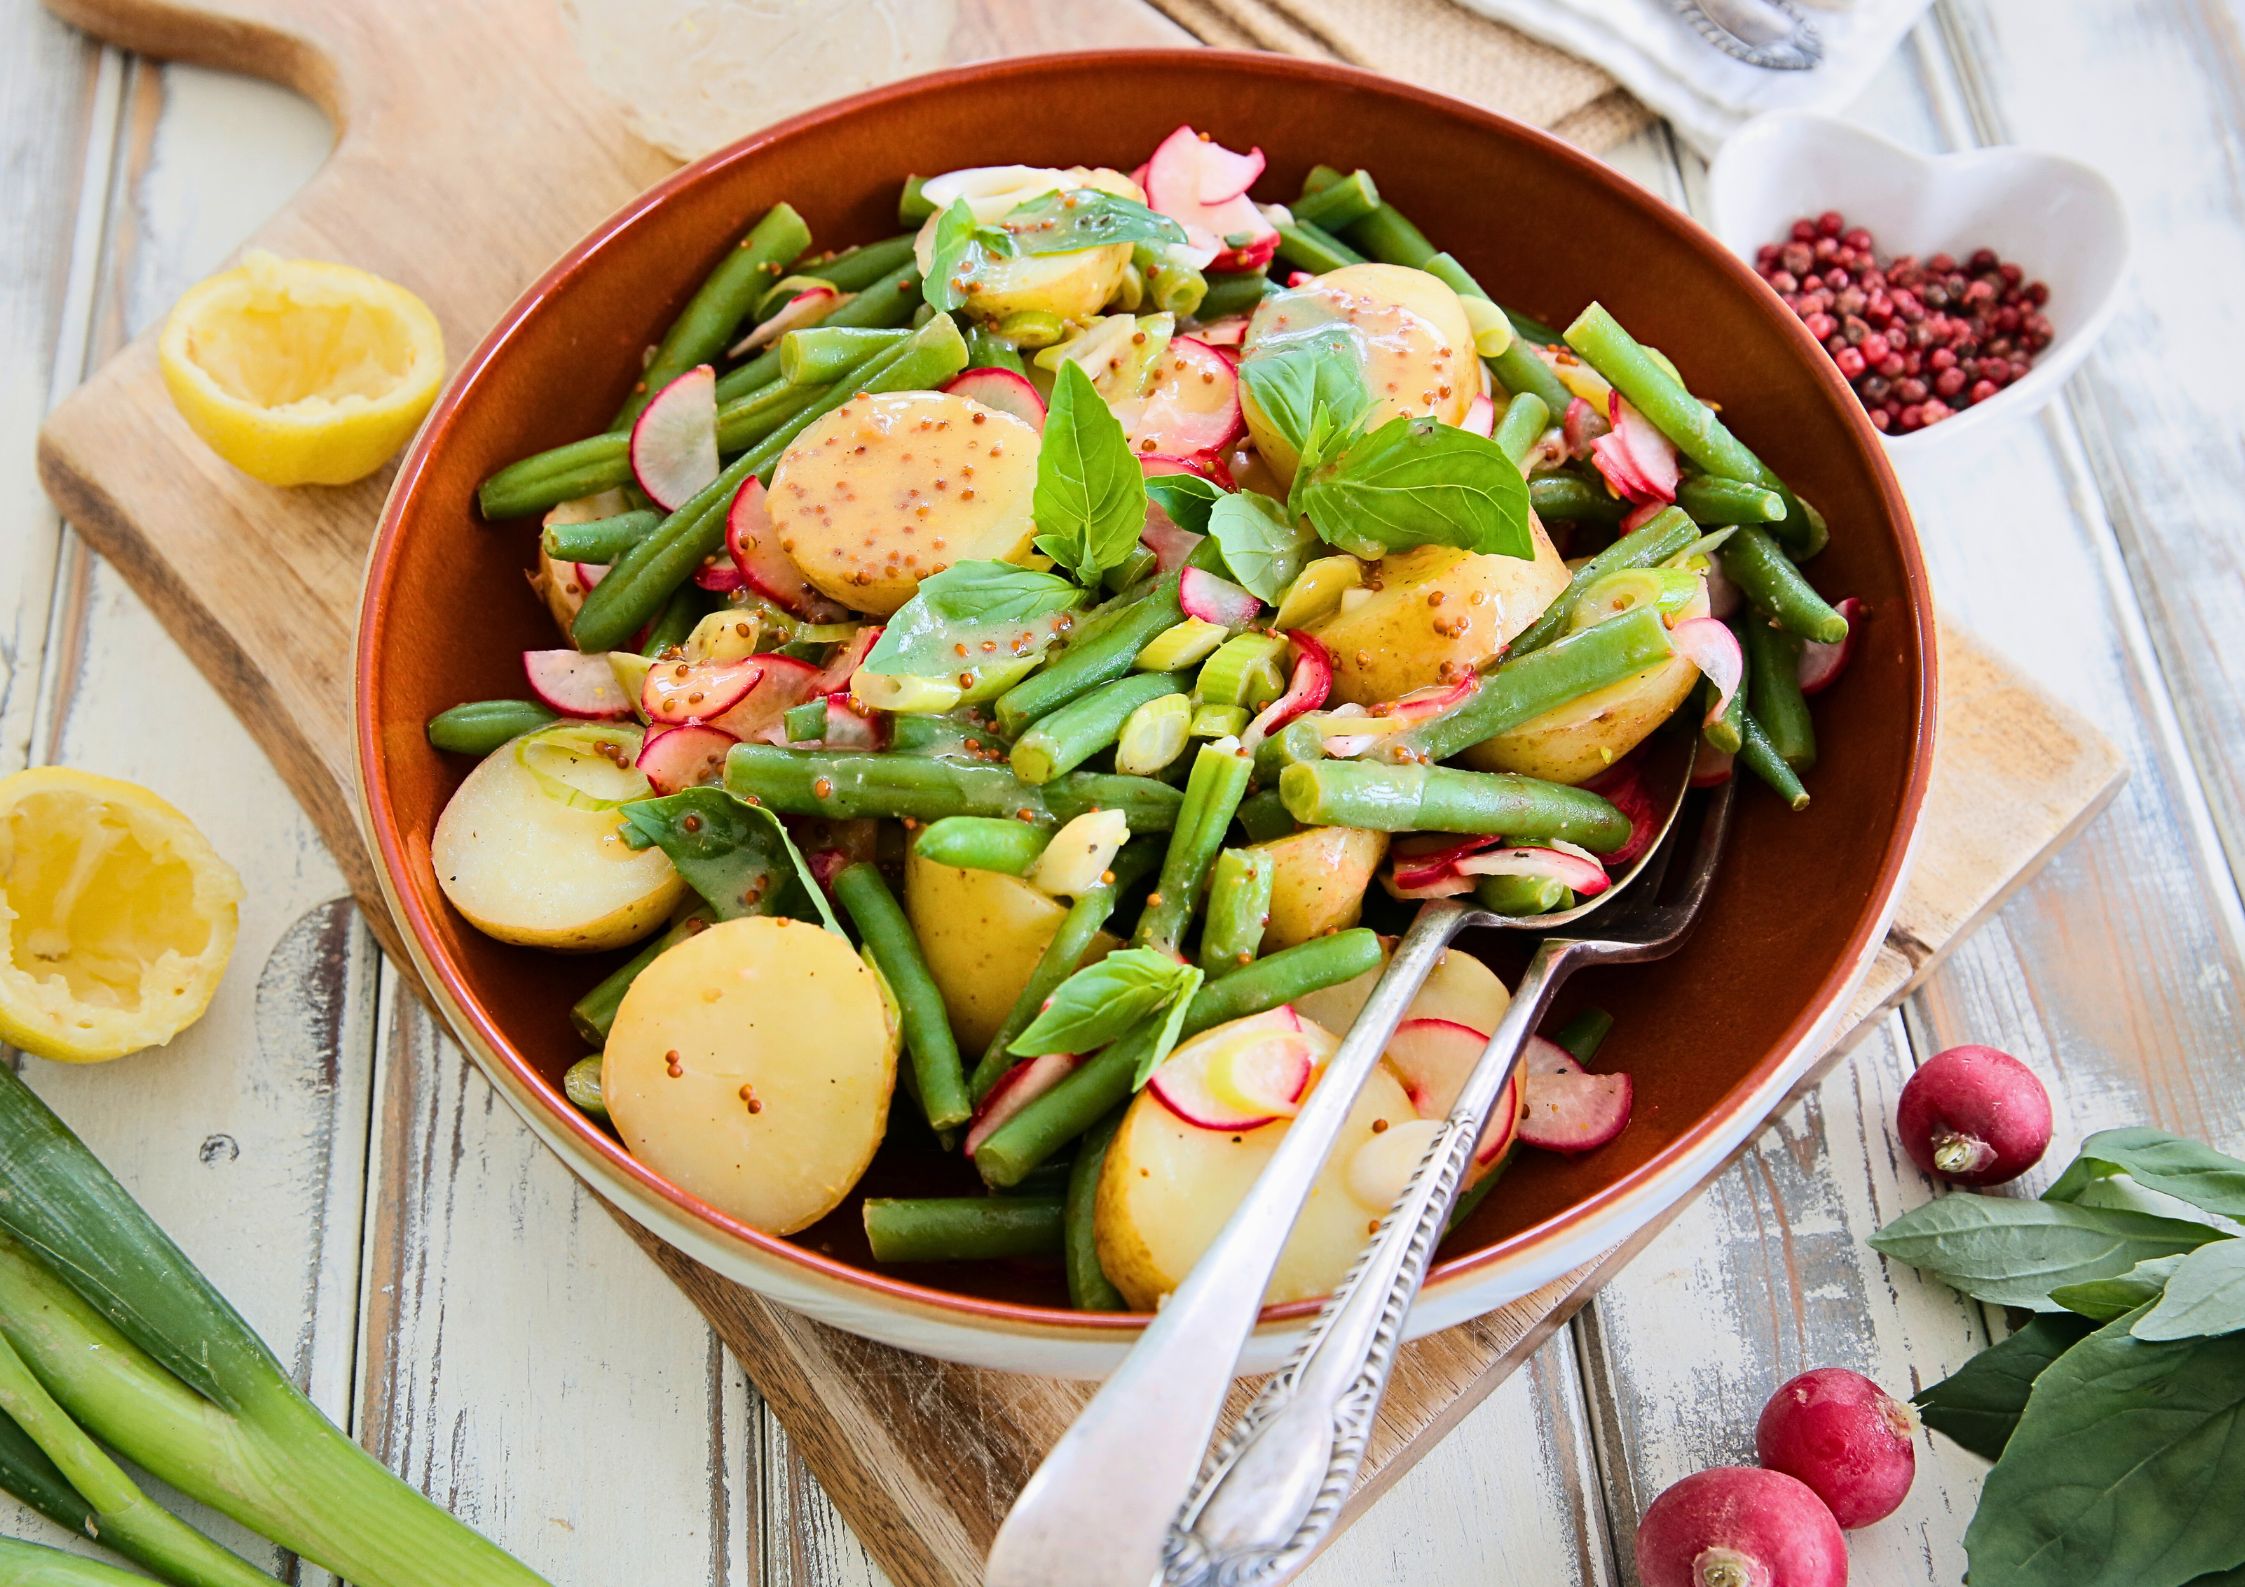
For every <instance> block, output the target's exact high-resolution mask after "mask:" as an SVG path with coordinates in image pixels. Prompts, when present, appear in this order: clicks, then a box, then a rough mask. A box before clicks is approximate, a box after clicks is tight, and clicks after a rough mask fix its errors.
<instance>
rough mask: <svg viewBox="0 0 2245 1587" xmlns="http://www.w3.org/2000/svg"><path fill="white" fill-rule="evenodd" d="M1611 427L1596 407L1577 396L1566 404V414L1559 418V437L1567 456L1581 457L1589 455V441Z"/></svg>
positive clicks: (1595, 438)
mask: <svg viewBox="0 0 2245 1587" xmlns="http://www.w3.org/2000/svg"><path fill="white" fill-rule="evenodd" d="M1612 428H1613V426H1611V425H1609V424H1608V423H1607V422H1606V421H1605V420H1604V419H1603V418H1602V417H1600V415H1599V413H1598V410H1597V409H1596V408H1593V407H1592V406H1591V405H1590V404H1589V403H1588V402H1586V401H1585V400H1583V399H1582V398H1581V397H1577V398H1575V399H1574V401H1572V402H1570V403H1568V404H1567V412H1566V416H1565V417H1564V418H1563V419H1561V420H1560V423H1559V439H1560V440H1561V441H1562V442H1563V443H1564V444H1565V446H1566V448H1567V455H1568V456H1569V457H1572V458H1576V459H1581V458H1585V457H1588V456H1589V455H1590V443H1591V442H1593V441H1595V440H1597V439H1598V437H1600V436H1601V435H1604V434H1605V433H1606V432H1607V431H1608V430H1610V429H1612Z"/></svg>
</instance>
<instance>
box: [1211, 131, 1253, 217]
mask: <svg viewBox="0 0 2245 1587" xmlns="http://www.w3.org/2000/svg"><path fill="white" fill-rule="evenodd" d="M1264 163H1265V162H1264V159H1263V151H1262V150H1261V149H1260V148H1255V149H1249V150H1248V151H1247V152H1246V153H1245V154H1241V153H1239V152H1238V151H1236V150H1233V149H1227V148H1225V147H1224V146H1223V145H1222V144H1221V143H1204V144H1202V145H1201V156H1200V201H1201V202H1202V203H1203V204H1223V203H1227V202H1229V201H1230V200H1232V199H1235V198H1237V197H1239V196H1240V195H1241V194H1242V193H1244V192H1246V191H1247V190H1248V189H1249V188H1251V187H1253V186H1254V185H1255V178H1257V177H1258V176H1261V175H1262V174H1263V166H1264Z"/></svg>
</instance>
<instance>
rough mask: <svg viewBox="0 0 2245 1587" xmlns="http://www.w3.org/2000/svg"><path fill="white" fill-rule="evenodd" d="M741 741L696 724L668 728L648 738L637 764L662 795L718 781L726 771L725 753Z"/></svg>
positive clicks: (725, 733) (640, 751)
mask: <svg viewBox="0 0 2245 1587" xmlns="http://www.w3.org/2000/svg"><path fill="white" fill-rule="evenodd" d="M738 742H740V741H739V740H738V739H736V738H734V737H733V735H732V734H730V733H728V732H726V731H725V730H724V729H722V728H716V727H711V726H709V725H708V724H707V723H702V722H697V723H694V724H693V725H691V726H687V727H666V728H664V729H663V730H662V731H661V732H659V733H650V734H648V735H647V740H646V742H645V743H643V744H642V745H640V747H639V759H638V761H637V762H636V763H635V764H637V765H638V767H639V769H640V770H641V771H643V772H645V773H646V774H647V781H648V782H649V783H650V784H651V785H652V786H653V787H654V790H655V792H657V793H659V794H673V793H676V792H678V790H679V789H681V788H692V787H695V786H697V785H698V784H701V783H710V782H715V781H717V780H718V778H719V777H721V776H723V775H724V772H725V752H726V751H727V750H729V749H731V748H732V747H733V746H734V745H735V744H737V743H738Z"/></svg>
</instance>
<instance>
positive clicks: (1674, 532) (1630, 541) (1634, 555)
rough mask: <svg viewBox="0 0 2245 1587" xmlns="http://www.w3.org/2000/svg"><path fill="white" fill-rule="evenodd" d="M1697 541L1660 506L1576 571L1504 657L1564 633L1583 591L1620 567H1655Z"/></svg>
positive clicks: (1680, 519)
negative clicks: (1650, 515)
mask: <svg viewBox="0 0 2245 1587" xmlns="http://www.w3.org/2000/svg"><path fill="white" fill-rule="evenodd" d="M1531 499H1533V498H1531ZM1698 540H1699V526H1698V525H1697V524H1695V523H1693V522H1692V521H1691V519H1689V518H1687V517H1686V516H1685V515H1684V514H1683V513H1681V512H1679V511H1677V509H1675V508H1674V507H1663V508H1662V509H1661V510H1660V511H1659V512H1657V513H1654V514H1653V515H1652V517H1650V518H1648V519H1647V520H1646V521H1645V522H1643V523H1641V524H1639V525H1638V526H1637V527H1636V528H1635V529H1632V530H1631V531H1630V532H1629V533H1628V534H1625V535H1623V536H1622V537H1621V538H1620V539H1619V540H1616V541H1615V542H1614V543H1613V544H1612V545H1610V546H1608V547H1606V549H1605V550H1603V551H1601V552H1599V553H1598V554H1597V555H1596V556H1594V557H1592V558H1591V559H1590V560H1589V561H1588V562H1585V563H1584V564H1583V565H1582V566H1581V567H1580V568H1577V569H1576V570H1575V575H1574V577H1573V578H1571V579H1569V580H1568V581H1567V587H1566V588H1565V589H1563V590H1561V591H1560V592H1559V596H1558V599H1556V600H1554V601H1553V602H1552V603H1551V604H1550V605H1549V606H1547V607H1545V608H1544V610H1543V615H1542V616H1541V617H1538V618H1537V619H1536V620H1535V621H1534V622H1532V623H1530V624H1529V625H1528V626H1527V627H1526V628H1523V629H1521V630H1520V632H1519V633H1517V634H1515V635H1513V636H1512V644H1511V647H1510V648H1509V649H1507V650H1506V652H1505V654H1506V655H1507V656H1508V657H1513V658H1517V657H1520V656H1525V655H1528V654H1529V653H1531V652H1533V651H1537V650H1541V649H1542V648H1543V647H1544V646H1546V645H1548V644H1550V643H1551V642H1552V641H1553V640H1554V639H1557V638H1558V637H1559V636H1560V635H1561V634H1563V633H1565V632H1566V631H1567V622H1568V619H1570V618H1571V617H1573V616H1574V613H1575V603H1576V602H1577V601H1579V600H1581V599H1582V593H1583V591H1585V590H1587V589H1589V588H1590V586H1591V585H1593V584H1595V583H1597V582H1598V581H1599V580H1600V579H1602V578H1604V577H1605V576H1606V575H1607V574H1609V573H1618V572H1620V571H1621V570H1622V569H1624V568H1652V567H1658V566H1660V564H1661V563H1663V562H1666V561H1667V560H1668V559H1669V558H1670V557H1672V556H1675V555H1676V554H1677V553H1678V552H1680V551H1682V550H1684V549H1685V548H1686V547H1688V546H1691V545H1695V544H1697V543H1698Z"/></svg>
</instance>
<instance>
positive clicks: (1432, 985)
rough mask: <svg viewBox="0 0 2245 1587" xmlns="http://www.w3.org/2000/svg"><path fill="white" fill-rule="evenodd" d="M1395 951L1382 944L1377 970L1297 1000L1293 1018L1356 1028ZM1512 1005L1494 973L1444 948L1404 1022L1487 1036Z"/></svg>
mask: <svg viewBox="0 0 2245 1587" xmlns="http://www.w3.org/2000/svg"><path fill="white" fill-rule="evenodd" d="M1394 947H1395V944H1394V942H1393V941H1391V940H1386V939H1383V941H1382V943H1381V950H1380V963H1379V966H1378V968H1376V969H1371V970H1367V971H1365V972H1364V973H1363V974H1362V975H1360V976H1358V977H1357V978H1356V979H1355V980H1353V981H1343V982H1342V983H1341V984H1340V985H1338V986H1328V987H1325V988H1323V989H1322V990H1320V991H1316V992H1312V993H1310V994H1309V995H1308V996H1307V997H1303V998H1300V999H1298V1000H1297V1001H1296V1002H1295V1004H1294V1009H1295V1012H1296V1013H1298V1014H1300V1015H1301V1016H1302V1017H1303V1018H1304V1019H1309V1020H1315V1021H1316V1022H1317V1023H1318V1024H1320V1025H1323V1026H1324V1027H1325V1028H1326V1029H1327V1030H1341V1031H1345V1030H1347V1029H1348V1028H1349V1027H1350V1026H1351V1025H1353V1024H1355V1023H1356V1016H1357V1015H1358V1014H1359V1013H1361V1012H1363V1009H1364V1003H1365V1000H1366V999H1367V998H1369V997H1371V995H1372V988H1373V987H1374V986H1376V985H1378V984H1379V980H1380V977H1381V975H1382V974H1384V973H1385V972H1386V970H1387V957H1388V955H1389V954H1390V953H1392V952H1393V951H1394ZM1511 1005H1512V994H1511V993H1510V992H1508V991H1506V990H1505V984H1504V982H1502V981H1500V980H1498V979H1497V973H1496V971H1494V970H1492V969H1490V968H1489V967H1488V966H1487V965H1485V964H1483V963H1482V962H1481V961H1480V960H1479V959H1476V958H1475V957H1474V956H1473V955H1472V954H1470V953H1468V952H1466V951H1465V949H1463V948H1445V949H1444V950H1443V952H1442V957H1441V958H1439V959H1437V960H1435V961H1434V969H1433V971H1432V973H1430V974H1429V975H1428V976H1427V978H1426V981H1425V983H1424V984H1423V985H1421V986H1420V988H1419V993H1418V996H1416V997H1414V998H1412V999H1411V1006H1410V1008H1409V1009H1408V1010H1406V1011H1405V1012H1404V1015H1403V1017H1404V1019H1447V1020H1455V1021H1456V1022H1457V1023H1458V1024H1460V1025H1463V1026H1465V1027H1466V1028H1467V1029H1468V1030H1477V1031H1479V1032H1481V1034H1482V1035H1484V1036H1486V1035H1488V1034H1489V1033H1490V1032H1491V1031H1493V1030H1495V1029H1496V1028H1497V1021H1498V1020H1500V1019H1503V1018H1504V1011H1505V1010H1506V1009H1507V1008H1509V1007H1510V1006H1511Z"/></svg>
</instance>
